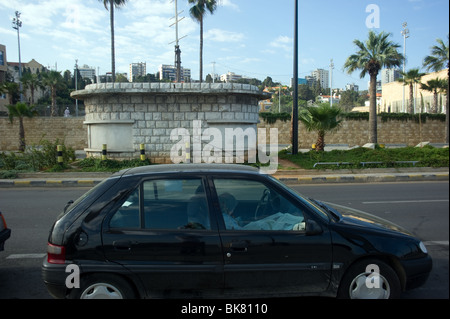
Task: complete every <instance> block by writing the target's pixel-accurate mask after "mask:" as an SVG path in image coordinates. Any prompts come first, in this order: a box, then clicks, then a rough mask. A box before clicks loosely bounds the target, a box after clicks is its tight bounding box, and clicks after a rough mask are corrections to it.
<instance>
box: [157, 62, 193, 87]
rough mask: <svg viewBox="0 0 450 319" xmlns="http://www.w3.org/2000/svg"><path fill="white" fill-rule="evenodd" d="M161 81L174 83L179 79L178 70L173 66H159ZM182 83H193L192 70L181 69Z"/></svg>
mask: <svg viewBox="0 0 450 319" xmlns="http://www.w3.org/2000/svg"><path fill="white" fill-rule="evenodd" d="M158 71H159V79H160V80H170V81H172V82H174V81H176V79H177V68H176V67H174V66H173V65H166V64H162V65H160V66H159V69H158ZM181 78H182V82H186V83H188V82H191V69H186V68H183V67H182V68H181Z"/></svg>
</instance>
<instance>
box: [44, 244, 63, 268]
mask: <svg viewBox="0 0 450 319" xmlns="http://www.w3.org/2000/svg"><path fill="white" fill-rule="evenodd" d="M47 261H48V262H49V263H50V264H64V263H65V262H66V247H64V246H58V245H53V244H50V243H47Z"/></svg>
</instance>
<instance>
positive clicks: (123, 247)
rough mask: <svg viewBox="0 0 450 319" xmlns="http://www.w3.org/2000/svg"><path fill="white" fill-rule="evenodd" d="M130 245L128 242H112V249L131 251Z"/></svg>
mask: <svg viewBox="0 0 450 319" xmlns="http://www.w3.org/2000/svg"><path fill="white" fill-rule="evenodd" d="M131 246H132V243H131V241H128V240H117V241H114V242H113V247H114V249H117V250H131Z"/></svg>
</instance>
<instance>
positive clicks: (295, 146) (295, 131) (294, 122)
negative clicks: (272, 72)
mask: <svg viewBox="0 0 450 319" xmlns="http://www.w3.org/2000/svg"><path fill="white" fill-rule="evenodd" d="M294 1H295V8H294V81H293V82H294V83H293V85H294V103H293V107H292V155H297V154H298V0H294Z"/></svg>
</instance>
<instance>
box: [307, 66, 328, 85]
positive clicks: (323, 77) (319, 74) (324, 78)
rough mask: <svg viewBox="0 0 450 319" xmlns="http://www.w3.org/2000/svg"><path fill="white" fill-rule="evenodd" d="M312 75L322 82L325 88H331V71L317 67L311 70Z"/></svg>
mask: <svg viewBox="0 0 450 319" xmlns="http://www.w3.org/2000/svg"><path fill="white" fill-rule="evenodd" d="M311 75H312V76H313V77H314V78H315V79H316V81H317V82H319V83H320V86H321V87H322V88H324V89H329V88H330V71H328V70H324V69H317V70H315V71H313V72H311Z"/></svg>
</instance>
